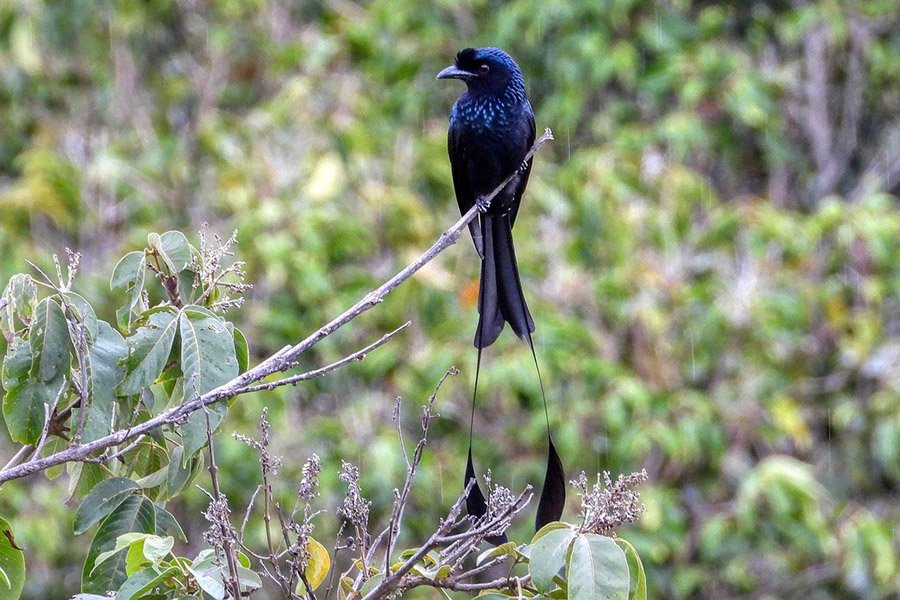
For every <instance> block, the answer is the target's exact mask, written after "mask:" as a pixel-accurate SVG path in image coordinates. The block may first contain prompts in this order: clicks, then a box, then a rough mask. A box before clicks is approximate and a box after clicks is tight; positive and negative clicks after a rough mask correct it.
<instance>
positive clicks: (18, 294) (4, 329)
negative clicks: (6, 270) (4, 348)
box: [0, 273, 37, 338]
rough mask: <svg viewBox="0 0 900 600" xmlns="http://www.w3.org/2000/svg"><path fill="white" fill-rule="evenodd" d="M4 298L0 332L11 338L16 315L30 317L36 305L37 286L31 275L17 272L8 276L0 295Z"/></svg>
mask: <svg viewBox="0 0 900 600" xmlns="http://www.w3.org/2000/svg"><path fill="white" fill-rule="evenodd" d="M0 298H3V299H5V300H6V306H4V307H3V310H2V311H0V333H2V334H4V335H6V336H7V338H11V337H12V335H13V333H14V332H15V330H16V321H15V319H16V316H18V317H19V319H20V321H21V319H22V318H24V319H28V320H30V319H31V316H32V315H33V314H34V308H35V306H37V286H36V285H35V283H34V280H33V279H32V278H31V275H26V274H25V273H17V274H16V275H13V276H12V278H10V280H9V283H8V284H6V289H4V290H3V295H2V296H0Z"/></svg>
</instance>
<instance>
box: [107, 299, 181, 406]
mask: <svg viewBox="0 0 900 600" xmlns="http://www.w3.org/2000/svg"><path fill="white" fill-rule="evenodd" d="M177 316H178V313H176V312H175V311H173V310H171V309H166V310H161V311H158V312H154V313H152V314H151V315H150V317H149V318H148V320H147V324H146V325H144V326H143V327H140V328H139V329H138V330H137V331H136V332H135V334H134V335H132V336H131V337H129V338H128V339H127V340H126V343H127V345H128V356H127V357H126V358H125V362H124V364H125V370H126V373H127V374H126V375H125V379H124V380H123V381H122V383H120V384H119V390H118V393H119V394H122V395H125V396H128V395H131V394H137V393H139V392H140V391H141V390H143V389H144V388H145V387H147V386H149V385H151V384H152V383H153V382H154V381H156V378H157V377H159V374H160V373H162V371H163V368H165V366H166V361H167V360H168V359H169V353H170V352H171V351H172V343H173V342H174V340H175V330H176V328H177V326H178V319H177V318H176V317H177Z"/></svg>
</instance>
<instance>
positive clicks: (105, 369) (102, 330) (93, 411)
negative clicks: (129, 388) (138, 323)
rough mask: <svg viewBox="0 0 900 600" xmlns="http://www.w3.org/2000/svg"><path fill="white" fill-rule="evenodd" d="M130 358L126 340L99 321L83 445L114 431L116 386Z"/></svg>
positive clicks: (91, 360)
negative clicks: (124, 361)
mask: <svg viewBox="0 0 900 600" xmlns="http://www.w3.org/2000/svg"><path fill="white" fill-rule="evenodd" d="M127 355H128V347H127V346H126V345H125V338H123V337H122V335H121V334H120V333H119V332H118V331H116V330H115V329H113V328H112V327H111V326H110V325H109V323H107V322H106V321H97V335H96V337H95V338H94V342H93V343H92V344H91V346H90V352H89V353H88V357H87V366H88V370H89V374H90V380H89V386H90V404H89V405H88V409H87V410H88V412H87V420H86V421H85V424H84V432H83V434H82V438H81V441H82V443H85V444H86V443H88V442H92V441H94V440H96V439H99V438H101V437H103V436H105V435H107V434H108V433H109V432H110V431H111V430H112V420H113V410H114V407H115V401H116V386H117V385H118V384H119V382H120V381H121V380H122V377H123V376H124V375H125V367H124V366H123V365H122V364H121V362H122V361H123V360H124V359H125V357H126V356H127Z"/></svg>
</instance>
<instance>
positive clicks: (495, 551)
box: [475, 542, 516, 565]
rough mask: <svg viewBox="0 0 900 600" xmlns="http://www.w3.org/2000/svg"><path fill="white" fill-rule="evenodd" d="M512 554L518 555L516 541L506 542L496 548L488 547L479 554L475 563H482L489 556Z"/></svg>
mask: <svg viewBox="0 0 900 600" xmlns="http://www.w3.org/2000/svg"><path fill="white" fill-rule="evenodd" d="M504 555H506V556H512V557H513V558H515V556H516V543H515V542H506V543H505V544H500V545H499V546H497V547H495V548H488V549H487V550H485V551H484V552H482V553H481V554H479V555H478V558H477V559H475V564H476V565H480V564H481V563H483V562H484V561H486V560H487V559H489V558H494V557H495V556H504Z"/></svg>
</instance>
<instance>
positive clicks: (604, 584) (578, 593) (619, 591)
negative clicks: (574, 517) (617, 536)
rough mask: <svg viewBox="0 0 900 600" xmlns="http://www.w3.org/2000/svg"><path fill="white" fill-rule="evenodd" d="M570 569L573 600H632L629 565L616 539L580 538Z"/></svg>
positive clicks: (567, 574)
mask: <svg viewBox="0 0 900 600" xmlns="http://www.w3.org/2000/svg"><path fill="white" fill-rule="evenodd" d="M532 562H533V561H532ZM566 567H567V568H566V579H567V580H568V582H569V598H571V600H628V590H629V577H628V561H627V560H626V558H625V553H624V552H623V551H622V549H621V548H619V546H618V545H617V544H616V542H615V541H614V540H613V539H612V538H608V537H606V536H603V535H597V534H595V533H585V534H582V535H579V536H578V537H576V538H575V542H574V543H573V544H572V550H571V552H570V554H569V558H568V564H567V565H566Z"/></svg>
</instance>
